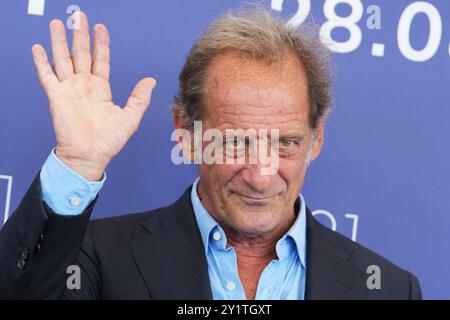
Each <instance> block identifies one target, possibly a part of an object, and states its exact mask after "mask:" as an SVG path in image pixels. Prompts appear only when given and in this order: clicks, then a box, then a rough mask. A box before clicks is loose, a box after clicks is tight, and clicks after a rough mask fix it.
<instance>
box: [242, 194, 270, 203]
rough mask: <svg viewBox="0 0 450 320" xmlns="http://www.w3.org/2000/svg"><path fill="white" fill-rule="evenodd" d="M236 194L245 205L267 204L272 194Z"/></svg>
mask: <svg viewBox="0 0 450 320" xmlns="http://www.w3.org/2000/svg"><path fill="white" fill-rule="evenodd" d="M236 195H237V196H238V197H239V198H240V199H241V200H242V201H243V202H244V203H246V204H247V205H259V206H262V205H267V204H269V203H270V202H271V201H272V199H273V197H274V196H268V197H255V196H248V195H243V194H239V193H236Z"/></svg>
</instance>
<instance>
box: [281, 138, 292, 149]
mask: <svg viewBox="0 0 450 320" xmlns="http://www.w3.org/2000/svg"><path fill="white" fill-rule="evenodd" d="M293 143H294V141H292V140H287V139H283V140H281V145H282V146H283V147H289V146H291V145H292V144H293Z"/></svg>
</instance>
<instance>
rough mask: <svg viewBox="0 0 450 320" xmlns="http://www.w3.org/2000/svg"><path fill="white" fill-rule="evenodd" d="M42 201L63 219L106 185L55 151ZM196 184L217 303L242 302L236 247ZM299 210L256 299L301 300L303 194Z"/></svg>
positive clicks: (46, 166) (194, 191)
mask: <svg viewBox="0 0 450 320" xmlns="http://www.w3.org/2000/svg"><path fill="white" fill-rule="evenodd" d="M40 180H41V189H42V196H43V200H44V201H45V202H46V203H47V204H48V206H49V207H50V208H52V210H53V211H55V212H57V213H58V214H62V215H76V214H80V213H82V212H83V211H84V210H85V209H86V208H87V207H88V206H89V204H90V203H91V202H92V200H94V199H95V197H96V196H97V194H98V192H99V191H100V189H101V187H102V186H103V183H104V182H105V180H106V175H104V176H103V178H102V180H101V181H99V182H89V181H87V180H86V179H84V178H83V177H81V176H80V175H78V174H77V173H75V172H74V171H72V170H71V169H70V168H68V167H67V166H66V165H65V164H64V163H63V162H62V161H61V160H59V159H58V157H57V156H56V155H55V153H54V151H52V152H51V154H50V155H49V157H48V159H47V161H46V162H45V164H44V166H43V167H42V170H41V173H40ZM198 181H199V179H198V178H197V179H196V181H195V182H194V185H193V187H192V191H191V201H192V205H193V208H194V214H195V218H196V220H197V225H198V227H199V230H200V235H201V238H202V242H203V245H204V249H205V255H206V260H207V263H208V273H209V279H210V285H211V291H212V295H213V298H214V300H227V299H234V300H244V299H246V296H245V292H244V288H243V286H242V283H241V281H240V279H239V273H238V268H237V258H236V253H235V250H234V248H232V247H227V238H226V235H225V232H224V231H223V229H222V228H221V227H220V226H219V224H218V223H217V222H216V221H215V220H214V218H213V217H212V216H211V215H210V214H209V213H208V211H207V210H206V209H205V208H204V207H203V205H202V203H201V201H200V198H199V197H198V193H197V185H198ZM299 202H300V209H299V212H298V215H297V218H296V219H295V221H294V224H293V225H292V226H291V228H290V229H289V231H288V232H287V233H286V234H285V235H284V236H283V237H282V238H281V239H280V240H278V242H277V244H276V248H275V249H276V253H277V259H275V260H273V261H271V262H270V263H269V264H268V265H267V266H266V268H265V269H264V270H263V272H262V273H261V276H260V279H259V282H258V287H257V290H256V297H255V298H256V299H257V300H270V299H272V300H302V299H304V296H305V282H306V208H305V201H304V199H303V196H302V195H301V194H300V195H299Z"/></svg>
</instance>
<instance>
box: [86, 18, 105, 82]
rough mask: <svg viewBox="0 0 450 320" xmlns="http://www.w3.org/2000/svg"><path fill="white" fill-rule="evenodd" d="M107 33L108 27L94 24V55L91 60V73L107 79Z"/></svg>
mask: <svg viewBox="0 0 450 320" xmlns="http://www.w3.org/2000/svg"><path fill="white" fill-rule="evenodd" d="M109 69H110V66H109V34H108V29H107V28H106V27H105V26H104V25H102V24H97V25H95V26H94V55H93V61H92V69H91V72H92V74H95V75H96V76H99V77H101V78H103V79H105V80H109Z"/></svg>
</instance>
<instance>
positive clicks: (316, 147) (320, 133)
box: [311, 121, 325, 161]
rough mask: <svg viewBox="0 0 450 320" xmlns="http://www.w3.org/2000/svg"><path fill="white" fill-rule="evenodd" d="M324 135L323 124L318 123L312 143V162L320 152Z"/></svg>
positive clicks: (322, 122)
mask: <svg viewBox="0 0 450 320" xmlns="http://www.w3.org/2000/svg"><path fill="white" fill-rule="evenodd" d="M324 135H325V123H324V121H320V122H319V124H318V125H317V129H316V137H315V141H314V142H313V149H312V154H311V160H312V161H313V160H316V159H317V157H318V156H319V154H320V151H321V150H322V146H323V141H324Z"/></svg>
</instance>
